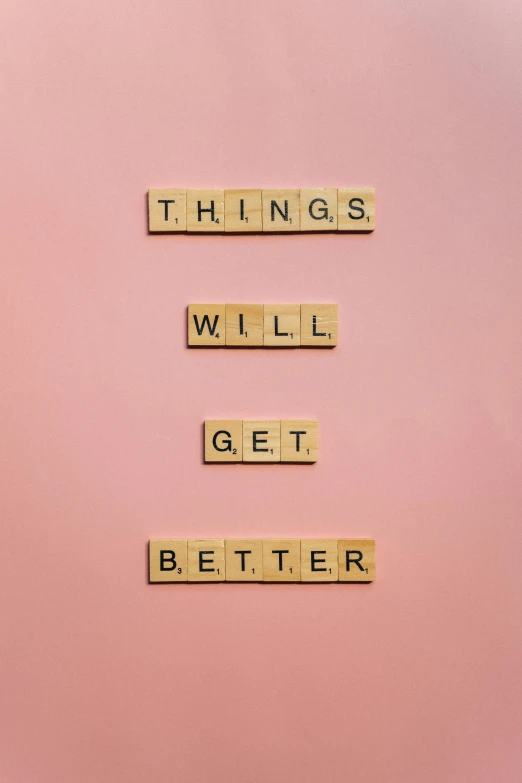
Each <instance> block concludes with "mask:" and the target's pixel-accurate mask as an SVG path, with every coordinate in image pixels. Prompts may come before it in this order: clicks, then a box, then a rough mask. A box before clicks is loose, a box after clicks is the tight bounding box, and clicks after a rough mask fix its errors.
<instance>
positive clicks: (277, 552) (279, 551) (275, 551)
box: [272, 549, 290, 571]
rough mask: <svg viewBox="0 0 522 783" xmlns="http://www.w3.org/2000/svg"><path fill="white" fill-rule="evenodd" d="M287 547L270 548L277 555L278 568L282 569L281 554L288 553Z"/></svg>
mask: <svg viewBox="0 0 522 783" xmlns="http://www.w3.org/2000/svg"><path fill="white" fill-rule="evenodd" d="M289 552H290V550H289V549H272V554H273V555H279V570H280V571H282V570H283V555H288V554H289Z"/></svg>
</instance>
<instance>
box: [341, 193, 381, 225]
mask: <svg viewBox="0 0 522 783" xmlns="http://www.w3.org/2000/svg"><path fill="white" fill-rule="evenodd" d="M337 216H338V220H337V228H338V230H339V231H373V229H374V228H375V190H374V189H373V188H339V190H338V191H337Z"/></svg>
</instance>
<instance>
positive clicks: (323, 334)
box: [312, 315, 326, 337]
mask: <svg viewBox="0 0 522 783" xmlns="http://www.w3.org/2000/svg"><path fill="white" fill-rule="evenodd" d="M312 323H313V330H312V336H313V337H326V332H316V328H317V316H316V315H314V316H312Z"/></svg>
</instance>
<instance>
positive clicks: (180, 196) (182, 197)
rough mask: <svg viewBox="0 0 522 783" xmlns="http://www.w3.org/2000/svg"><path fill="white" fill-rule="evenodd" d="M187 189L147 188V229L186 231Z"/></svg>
mask: <svg viewBox="0 0 522 783" xmlns="http://www.w3.org/2000/svg"><path fill="white" fill-rule="evenodd" d="M186 229H187V191H186V190H185V189H181V188H160V189H158V188H152V189H151V190H149V231H151V232H152V231H186Z"/></svg>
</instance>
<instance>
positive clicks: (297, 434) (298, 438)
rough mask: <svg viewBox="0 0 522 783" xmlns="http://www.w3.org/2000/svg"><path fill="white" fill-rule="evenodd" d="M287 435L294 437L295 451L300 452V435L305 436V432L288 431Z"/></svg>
mask: <svg viewBox="0 0 522 783" xmlns="http://www.w3.org/2000/svg"><path fill="white" fill-rule="evenodd" d="M288 434H289V435H295V450H296V451H300V448H301V435H306V430H290V432H289V433H288Z"/></svg>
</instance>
